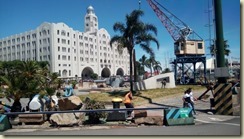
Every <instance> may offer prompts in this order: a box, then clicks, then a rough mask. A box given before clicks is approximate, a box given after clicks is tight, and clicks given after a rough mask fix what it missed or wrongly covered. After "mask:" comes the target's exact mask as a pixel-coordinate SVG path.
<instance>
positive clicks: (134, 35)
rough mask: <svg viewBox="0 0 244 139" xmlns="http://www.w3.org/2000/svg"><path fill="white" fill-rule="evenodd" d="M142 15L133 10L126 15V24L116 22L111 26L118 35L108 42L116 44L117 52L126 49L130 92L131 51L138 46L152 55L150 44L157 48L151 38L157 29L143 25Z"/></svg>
mask: <svg viewBox="0 0 244 139" xmlns="http://www.w3.org/2000/svg"><path fill="white" fill-rule="evenodd" d="M143 15H144V12H143V11H141V10H134V11H132V12H131V13H130V14H129V15H128V14H127V15H126V23H125V24H124V23H122V22H116V23H115V24H114V26H113V30H114V31H115V32H117V31H118V32H119V33H120V35H115V36H113V37H112V38H111V40H110V46H111V47H112V44H113V43H115V42H117V43H118V46H117V47H118V50H121V49H124V48H127V50H128V53H129V55H130V90H131V91H132V92H133V83H132V58H133V57H132V56H133V53H132V52H133V49H134V47H135V46H136V45H139V46H140V47H141V48H142V49H143V50H144V51H146V52H147V53H149V54H150V55H154V52H153V50H152V48H151V47H150V42H151V41H153V42H155V43H156V44H157V48H159V42H158V40H157V39H156V38H155V37H154V36H153V34H155V35H157V28H156V27H155V26H154V25H152V24H145V23H143V22H142V21H141V20H140V17H141V16H143ZM152 33H153V34H152Z"/></svg>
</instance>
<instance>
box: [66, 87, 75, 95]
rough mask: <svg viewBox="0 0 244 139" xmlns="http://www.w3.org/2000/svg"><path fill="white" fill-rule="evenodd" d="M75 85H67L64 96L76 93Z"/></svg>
mask: <svg viewBox="0 0 244 139" xmlns="http://www.w3.org/2000/svg"><path fill="white" fill-rule="evenodd" d="M73 92H74V90H73V87H72V86H70V85H69V86H65V91H64V96H65V97H69V96H72V95H73V94H74V93H73Z"/></svg>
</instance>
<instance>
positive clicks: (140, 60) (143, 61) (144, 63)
mask: <svg viewBox="0 0 244 139" xmlns="http://www.w3.org/2000/svg"><path fill="white" fill-rule="evenodd" d="M146 60H147V57H146V56H145V55H143V56H142V57H141V58H140V59H139V62H141V65H142V66H143V69H144V71H145V66H146Z"/></svg>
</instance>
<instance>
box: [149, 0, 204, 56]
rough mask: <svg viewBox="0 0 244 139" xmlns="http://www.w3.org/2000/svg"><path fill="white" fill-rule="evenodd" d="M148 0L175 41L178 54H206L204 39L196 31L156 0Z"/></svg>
mask: <svg viewBox="0 0 244 139" xmlns="http://www.w3.org/2000/svg"><path fill="white" fill-rule="evenodd" d="M147 2H148V4H149V5H150V6H151V8H152V9H153V11H154V12H155V14H156V15H157V16H158V18H159V19H160V21H161V22H162V23H163V25H164V27H165V28H166V30H167V31H168V32H169V34H170V35H171V37H172V38H173V40H174V41H175V42H174V47H175V55H176V56H185V55H189V56H190V55H194V56H195V55H204V54H205V48H204V41H203V39H202V38H201V37H200V36H199V35H198V34H197V33H196V32H194V31H193V30H192V29H191V28H190V27H189V26H188V25H187V24H185V23H184V22H183V21H181V20H180V19H179V18H177V17H176V16H175V15H174V14H172V13H171V12H170V11H169V10H167V9H166V8H165V7H164V6H162V5H161V4H160V3H158V2H157V1H156V0H147Z"/></svg>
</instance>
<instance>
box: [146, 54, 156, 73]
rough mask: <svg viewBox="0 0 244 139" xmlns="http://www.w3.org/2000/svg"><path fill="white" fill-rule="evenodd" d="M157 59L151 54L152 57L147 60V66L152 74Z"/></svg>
mask: <svg viewBox="0 0 244 139" xmlns="http://www.w3.org/2000/svg"><path fill="white" fill-rule="evenodd" d="M155 61H156V60H155V58H154V57H153V56H150V58H149V59H147V60H146V67H147V68H149V69H150V73H151V76H152V69H153V65H154V63H155Z"/></svg>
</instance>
